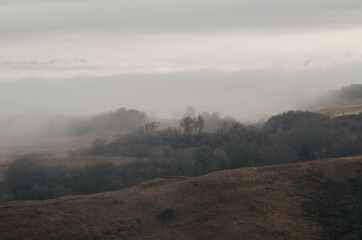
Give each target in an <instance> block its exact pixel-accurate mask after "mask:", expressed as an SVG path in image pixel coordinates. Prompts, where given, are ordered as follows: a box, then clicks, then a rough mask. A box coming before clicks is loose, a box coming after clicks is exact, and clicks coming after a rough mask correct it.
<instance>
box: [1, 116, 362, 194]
mask: <svg viewBox="0 0 362 240" xmlns="http://www.w3.org/2000/svg"><path fill="white" fill-rule="evenodd" d="M206 123H207V121H205V120H204V119H203V117H202V116H197V117H196V116H195V117H190V116H187V117H185V118H184V119H182V120H181V121H180V128H168V129H162V130H158V124H157V122H153V123H148V124H146V125H145V128H144V129H139V130H138V131H134V132H130V133H128V134H125V135H123V136H121V137H120V138H118V139H116V140H114V141H111V142H107V141H105V140H102V139H97V140H96V141H95V142H94V144H93V146H92V147H91V148H90V149H88V150H86V151H84V152H83V154H85V155H100V156H103V155H112V156H117V155H118V156H124V157H132V158H134V159H135V160H134V161H133V162H129V163H124V164H119V165H116V164H112V163H102V164H97V165H91V166H87V167H85V168H80V169H70V168H66V167H58V166H44V165H42V164H39V163H37V161H36V159H30V160H29V159H28V160H27V159H25V160H24V159H22V160H18V161H15V162H14V163H13V164H12V165H11V166H10V167H9V170H8V171H7V173H6V177H5V180H4V181H3V184H2V189H3V190H2V191H3V192H4V193H6V194H3V196H7V197H6V199H46V198H52V197H57V196H63V195H68V194H88V193H94V192H100V191H110V190H115V189H120V188H124V187H128V186H132V185H135V184H137V183H139V182H141V181H144V180H147V179H152V178H155V177H160V176H170V175H171V176H172V175H185V176H197V175H202V174H205V173H208V172H212V171H217V170H225V169H233V168H240V167H253V166H264V165H272V164H282V163H295V162H301V161H310V160H314V159H319V158H326V157H341V156H351V155H361V154H362V114H359V115H351V116H342V117H338V118H334V119H332V118H329V117H326V116H323V115H320V114H315V113H311V112H301V111H289V112H286V113H283V114H280V115H276V116H273V117H271V118H270V119H269V120H268V121H267V122H265V123H264V124H263V125H262V126H261V127H255V126H244V125H242V124H240V123H235V122H225V123H224V124H223V125H222V126H220V127H219V129H218V131H216V132H206V131H204V126H205V125H206ZM20 176H21V177H20Z"/></svg>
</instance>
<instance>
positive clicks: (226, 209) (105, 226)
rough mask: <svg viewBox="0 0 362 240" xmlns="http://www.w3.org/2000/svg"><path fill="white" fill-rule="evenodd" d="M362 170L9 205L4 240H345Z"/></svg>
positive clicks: (2, 217)
mask: <svg viewBox="0 0 362 240" xmlns="http://www.w3.org/2000/svg"><path fill="white" fill-rule="evenodd" d="M361 169H362V157H355V158H343V159H325V160H318V161H313V162H306V163H299V164H290V165H278V166H271V167H258V168H245V169H236V170H228V171H220V172H214V173H211V174H207V175H204V176H200V177H169V178H158V179H154V180H151V181H147V182H145V183H143V184H140V185H138V186H136V187H131V188H127V189H124V190H120V191H115V192H108V193H100V194H93V195H87V196H69V197H63V198H59V199H52V200H45V201H14V202H8V203H1V204H0V238H1V239H12V238H13V239H27V238H29V239H33V238H35V239H322V238H327V239H328V238H340V237H342V236H345V235H346V234H348V233H350V232H355V233H356V232H357V231H358V228H359V229H360V225H358V224H356V223H357V220H356V219H355V216H354V214H356V213H357V217H358V216H360V215H358V212H356V211H358V208H359V211H361V206H360V205H359V206H358V204H359V203H360V202H362V201H361V174H360V173H361ZM167 209H168V210H167ZM165 210H167V211H165ZM354 223H355V224H354ZM351 227H353V229H352V228H351Z"/></svg>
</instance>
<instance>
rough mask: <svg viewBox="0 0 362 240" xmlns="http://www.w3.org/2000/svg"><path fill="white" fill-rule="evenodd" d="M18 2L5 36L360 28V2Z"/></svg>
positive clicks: (6, 13)
mask: <svg viewBox="0 0 362 240" xmlns="http://www.w3.org/2000/svg"><path fill="white" fill-rule="evenodd" d="M30 2H32V3H34V4H29V3H24V1H18V4H16V5H9V4H8V5H6V4H5V5H2V6H3V7H2V8H1V9H0V35H1V36H2V37H5V36H6V35H12V34H28V35H32V34H34V33H44V32H53V31H76V30H85V31H86V30H99V31H104V30H108V31H116V32H121V33H122V32H138V31H140V32H145V31H196V30H208V29H220V28H222V29H225V28H255V27H314V26H320V25H332V26H335V25H345V24H352V25H361V24H362V2H361V1H360V0H346V1H339V0H329V1H327V0H316V1H304V0H303V1H302V0H300V1H283V0H271V1H261V0H259V1H231V0H228V1H221V0H214V1H206V0H195V1H164V0H148V1H145V0H138V1H132V2H126V1H61V2H60V1H47V2H45V1H30Z"/></svg>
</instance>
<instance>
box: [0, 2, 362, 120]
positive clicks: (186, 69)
mask: <svg viewBox="0 0 362 240" xmlns="http://www.w3.org/2000/svg"><path fill="white" fill-rule="evenodd" d="M361 69H362V1H361V0H344V1H341V0H313V1H312V0H288V1H287V0H207V1H206V0H133V1H119V0H118V1H113V0H93V1H88V0H63V1H55V0H1V1H0V115H8V114H16V113H20V112H24V111H35V110H45V111H49V112H51V113H61V114H91V113H97V112H104V111H108V110H110V109H115V108H117V107H122V106H124V107H132V108H137V109H141V110H145V111H147V112H151V111H153V112H156V113H157V114H158V115H159V116H161V117H170V116H171V115H172V114H173V112H175V111H180V112H182V111H183V110H184V108H185V107H186V106H187V105H194V106H195V107H196V108H197V109H198V110H199V111H219V112H221V113H222V114H224V115H231V116H234V117H236V118H238V119H249V120H254V119H256V118H257V117H256V116H263V115H265V114H266V115H271V114H275V113H278V112H281V111H285V110H288V109H293V108H298V107H301V106H302V105H303V102H305V101H306V100H307V99H308V98H310V97H311V96H313V95H316V94H317V93H318V92H321V91H325V90H330V89H334V88H339V87H341V86H345V85H349V84H351V83H362V70H361Z"/></svg>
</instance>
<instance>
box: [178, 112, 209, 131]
mask: <svg viewBox="0 0 362 240" xmlns="http://www.w3.org/2000/svg"><path fill="white" fill-rule="evenodd" d="M204 126H205V121H204V118H203V117H202V116H201V115H198V116H197V118H196V117H194V118H191V117H189V116H187V117H185V118H184V119H182V120H181V121H180V131H181V132H183V133H184V134H187V135H190V134H192V133H198V134H201V133H202V131H203V130H204Z"/></svg>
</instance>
